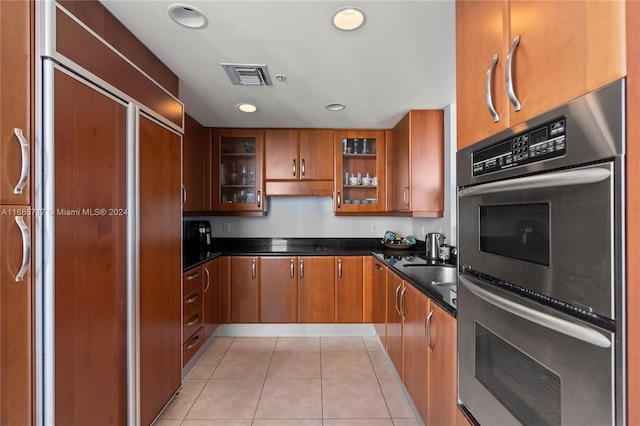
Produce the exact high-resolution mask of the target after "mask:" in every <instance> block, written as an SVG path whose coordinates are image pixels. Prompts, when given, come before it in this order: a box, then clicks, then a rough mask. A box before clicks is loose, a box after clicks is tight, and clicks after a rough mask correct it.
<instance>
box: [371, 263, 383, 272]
mask: <svg viewBox="0 0 640 426" xmlns="http://www.w3.org/2000/svg"><path fill="white" fill-rule="evenodd" d="M373 267H374V268H376V269H377V270H378V271H382V266H381V265H379V264H377V263H374V264H373Z"/></svg>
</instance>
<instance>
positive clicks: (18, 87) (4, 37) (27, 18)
mask: <svg viewBox="0 0 640 426" xmlns="http://www.w3.org/2000/svg"><path fill="white" fill-rule="evenodd" d="M34 4H35V2H31V1H3V2H0V24H1V25H0V75H1V76H2V79H0V204H7V205H29V204H30V202H31V174H32V170H33V167H32V166H33V162H32V161H31V160H32V158H33V157H32V155H31V151H32V150H33V149H34V148H33V136H34V135H33V131H32V129H33V119H32V116H33V113H32V111H33V110H34V96H33V76H34V74H33V73H34V71H33V70H34V69H35V67H34V55H33V46H34V38H35V37H34ZM30 163H31V166H30V165H29V164H30Z"/></svg>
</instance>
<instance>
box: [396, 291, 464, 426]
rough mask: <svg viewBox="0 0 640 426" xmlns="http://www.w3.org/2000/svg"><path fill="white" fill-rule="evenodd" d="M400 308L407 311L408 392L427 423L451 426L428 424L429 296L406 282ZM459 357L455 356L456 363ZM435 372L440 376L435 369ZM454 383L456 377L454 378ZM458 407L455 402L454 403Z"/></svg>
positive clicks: (404, 378)
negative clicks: (427, 337) (427, 322)
mask: <svg viewBox="0 0 640 426" xmlns="http://www.w3.org/2000/svg"><path fill="white" fill-rule="evenodd" d="M400 302H401V311H402V313H403V314H404V324H403V327H404V329H403V335H402V340H403V343H404V352H403V357H402V362H403V374H402V381H403V382H404V385H405V387H406V388H407V392H408V393H409V395H411V400H412V401H413V403H414V404H415V406H416V409H417V410H418V413H420V416H421V417H422V420H423V421H424V422H425V423H426V424H433V425H450V424H452V423H451V422H449V423H429V422H428V421H427V418H428V417H427V416H428V414H429V411H428V403H429V400H428V399H429V398H428V397H429V396H430V395H429V394H428V390H429V386H428V380H429V375H428V371H429V370H430V367H431V366H430V364H429V348H428V346H427V339H426V335H425V334H426V332H425V329H426V321H427V318H428V314H429V312H428V305H429V298H428V297H427V296H425V295H423V294H422V293H420V292H419V291H418V290H416V288H415V287H413V286H412V285H408V284H407V285H405V289H404V290H403V291H402V297H401V301H400ZM455 360H456V357H455V354H454V357H453V359H452V361H453V362H455ZM435 375H440V372H436V374H435ZM453 383H454V385H455V379H454V381H453ZM454 408H455V405H454Z"/></svg>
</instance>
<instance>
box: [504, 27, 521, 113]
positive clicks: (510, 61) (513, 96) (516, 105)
mask: <svg viewBox="0 0 640 426" xmlns="http://www.w3.org/2000/svg"><path fill="white" fill-rule="evenodd" d="M518 43H520V35H517V36H516V37H515V38H514V39H513V43H512V44H511V48H510V49H509V54H508V55H507V95H508V96H509V100H511V103H512V104H513V109H514V111H520V109H521V108H522V106H521V105H520V100H519V99H518V97H517V96H516V92H515V91H514V90H513V73H512V71H513V70H512V65H513V55H514V54H515V53H516V48H517V47H518Z"/></svg>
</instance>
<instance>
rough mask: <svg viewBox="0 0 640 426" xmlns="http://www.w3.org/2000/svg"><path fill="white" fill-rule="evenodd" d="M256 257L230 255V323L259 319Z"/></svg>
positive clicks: (257, 263) (258, 284)
mask: <svg viewBox="0 0 640 426" xmlns="http://www.w3.org/2000/svg"><path fill="white" fill-rule="evenodd" d="M258 259H259V258H258V257H255V256H254V257H246V256H233V257H231V277H230V293H231V294H230V298H231V322H232V323H257V322H258V320H259V316H258V313H259V310H260V305H259V294H260V275H259V274H260V272H259V262H258Z"/></svg>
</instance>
